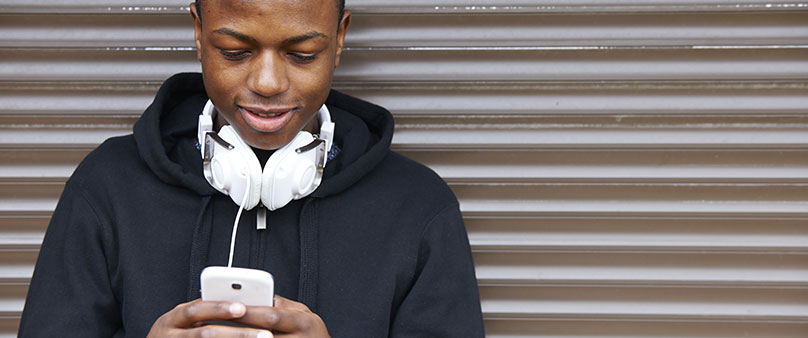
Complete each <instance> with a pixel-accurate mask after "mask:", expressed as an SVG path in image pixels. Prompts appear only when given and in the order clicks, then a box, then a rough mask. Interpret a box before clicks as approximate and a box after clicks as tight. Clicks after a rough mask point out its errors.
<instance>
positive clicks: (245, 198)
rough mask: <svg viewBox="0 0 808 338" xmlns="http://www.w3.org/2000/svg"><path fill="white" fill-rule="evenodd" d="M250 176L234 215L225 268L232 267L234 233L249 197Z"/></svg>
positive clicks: (234, 244) (234, 243)
mask: <svg viewBox="0 0 808 338" xmlns="http://www.w3.org/2000/svg"><path fill="white" fill-rule="evenodd" d="M250 183H251V182H250V175H247V189H245V191H244V197H243V198H242V199H241V204H240V205H239V206H238V213H236V221H235V222H234V223H233V234H232V235H231V237H230V258H229V259H228V260H227V267H228V268H232V267H233V251H235V248H236V232H237V231H238V221H239V219H241V212H242V211H244V205H245V204H247V197H248V196H250Z"/></svg>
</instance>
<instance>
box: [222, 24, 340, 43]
mask: <svg viewBox="0 0 808 338" xmlns="http://www.w3.org/2000/svg"><path fill="white" fill-rule="evenodd" d="M213 32H214V33H217V34H223V35H229V36H232V37H234V38H236V39H239V40H241V41H248V42H257V40H256V39H255V38H254V37H252V36H249V35H246V34H242V33H239V32H236V31H234V30H232V29H230V28H219V29H216V30H214V31H213ZM315 38H318V39H327V38H328V35H325V34H323V33H320V32H317V31H311V32H308V33H306V34H303V35H298V36H293V37H291V38H288V39H286V40H283V44H295V43H300V42H303V41H306V40H311V39H315Z"/></svg>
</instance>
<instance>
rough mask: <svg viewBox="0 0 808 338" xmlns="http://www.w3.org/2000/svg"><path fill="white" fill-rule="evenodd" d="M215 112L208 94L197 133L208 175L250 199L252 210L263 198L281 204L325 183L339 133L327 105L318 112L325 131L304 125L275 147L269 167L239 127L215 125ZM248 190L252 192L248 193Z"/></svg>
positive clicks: (237, 197)
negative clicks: (310, 129)
mask: <svg viewBox="0 0 808 338" xmlns="http://www.w3.org/2000/svg"><path fill="white" fill-rule="evenodd" d="M215 113H216V107H214V106H213V103H212V102H211V101H210V100H208V102H207V104H205V108H204V109H202V113H201V114H200V115H199V129H198V134H197V138H198V141H199V144H200V151H201V154H202V164H203V169H204V173H205V179H207V180H208V183H210V185H211V186H212V187H214V188H215V189H216V190H218V191H220V192H222V193H223V194H225V195H229V196H230V198H232V199H233V201H234V202H236V204H239V205H240V203H242V201H246V202H245V203H244V205H241V207H242V208H244V209H248V210H249V209H252V208H254V207H255V206H256V205H258V203H259V202H261V203H262V204H263V205H264V206H265V207H266V208H267V209H269V210H276V209H278V208H281V207H283V206H285V205H286V204H288V203H289V202H291V201H292V200H297V199H300V198H303V197H305V196H308V195H309V194H311V193H312V192H314V190H315V189H317V187H318V186H320V182H322V179H323V168H325V163H326V161H327V160H328V156H327V153H328V150H329V149H331V143H332V142H333V139H334V123H333V122H331V115H330V113H329V112H328V108H326V106H325V105H323V106H322V107H321V108H320V111H319V112H318V113H317V115H318V117H319V119H320V134H319V135H312V134H311V133H309V132H307V131H300V132H299V133H298V134H297V135H296V136H295V138H294V139H292V141H291V142H289V144H287V145H285V146H283V147H281V148H279V149H278V150H275V152H274V153H273V154H272V156H270V157H269V160H268V161H267V163H266V165H265V166H264V169H263V170H261V164H260V163H259V162H258V157H256V156H255V153H253V151H252V149H251V148H250V146H249V145H247V143H246V142H244V140H243V139H242V138H241V137H240V136H239V135H238V133H236V131H235V130H234V129H233V127H231V126H229V125H226V126H223V127H222V128H221V130H219V132H218V133H216V132H215V131H213V116H214V114H215ZM245 193H246V194H249V196H246V197H247V198H246V199H245V196H244V195H245Z"/></svg>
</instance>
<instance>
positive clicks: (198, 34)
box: [190, 2, 202, 61]
mask: <svg viewBox="0 0 808 338" xmlns="http://www.w3.org/2000/svg"><path fill="white" fill-rule="evenodd" d="M190 8H191V18H193V19H194V43H195V44H196V59H197V60H199V61H202V43H201V39H202V20H201V19H200V18H199V13H197V11H196V3H195V2H192V3H191V5H190Z"/></svg>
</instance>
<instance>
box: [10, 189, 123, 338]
mask: <svg viewBox="0 0 808 338" xmlns="http://www.w3.org/2000/svg"><path fill="white" fill-rule="evenodd" d="M102 229H103V227H102V222H101V221H100V218H99V217H98V216H97V214H96V212H95V210H94V209H93V208H92V206H91V205H90V203H88V201H87V199H86V198H85V197H84V195H83V194H82V193H81V192H80V191H78V189H76V186H72V187H71V185H70V184H69V183H68V185H67V186H66V188H65V191H64V193H63V194H62V197H61V198H60V200H59V203H58V205H57V207H56V210H55V212H54V214H53V217H52V218H51V222H50V225H49V226H48V230H47V232H46V234H45V239H44V241H43V243H42V248H41V249H40V253H39V258H38V259H37V263H36V267H35V270H34V275H33V278H32V280H31V286H30V288H29V290H28V297H27V299H26V301H25V309H24V310H23V314H22V321H21V323H20V330H19V336H20V337H23V338H29V337H112V336H113V335H114V334H115V333H116V331H118V328H119V327H120V326H121V323H120V321H121V320H120V311H119V307H118V305H117V301H116V299H115V296H114V294H113V291H112V288H111V286H110V285H111V284H110V277H109V276H110V274H109V271H108V265H107V255H106V252H105V245H110V243H112V241H111V240H110V238H109V235H108V233H106V234H105V233H104V231H103V230H102Z"/></svg>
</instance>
